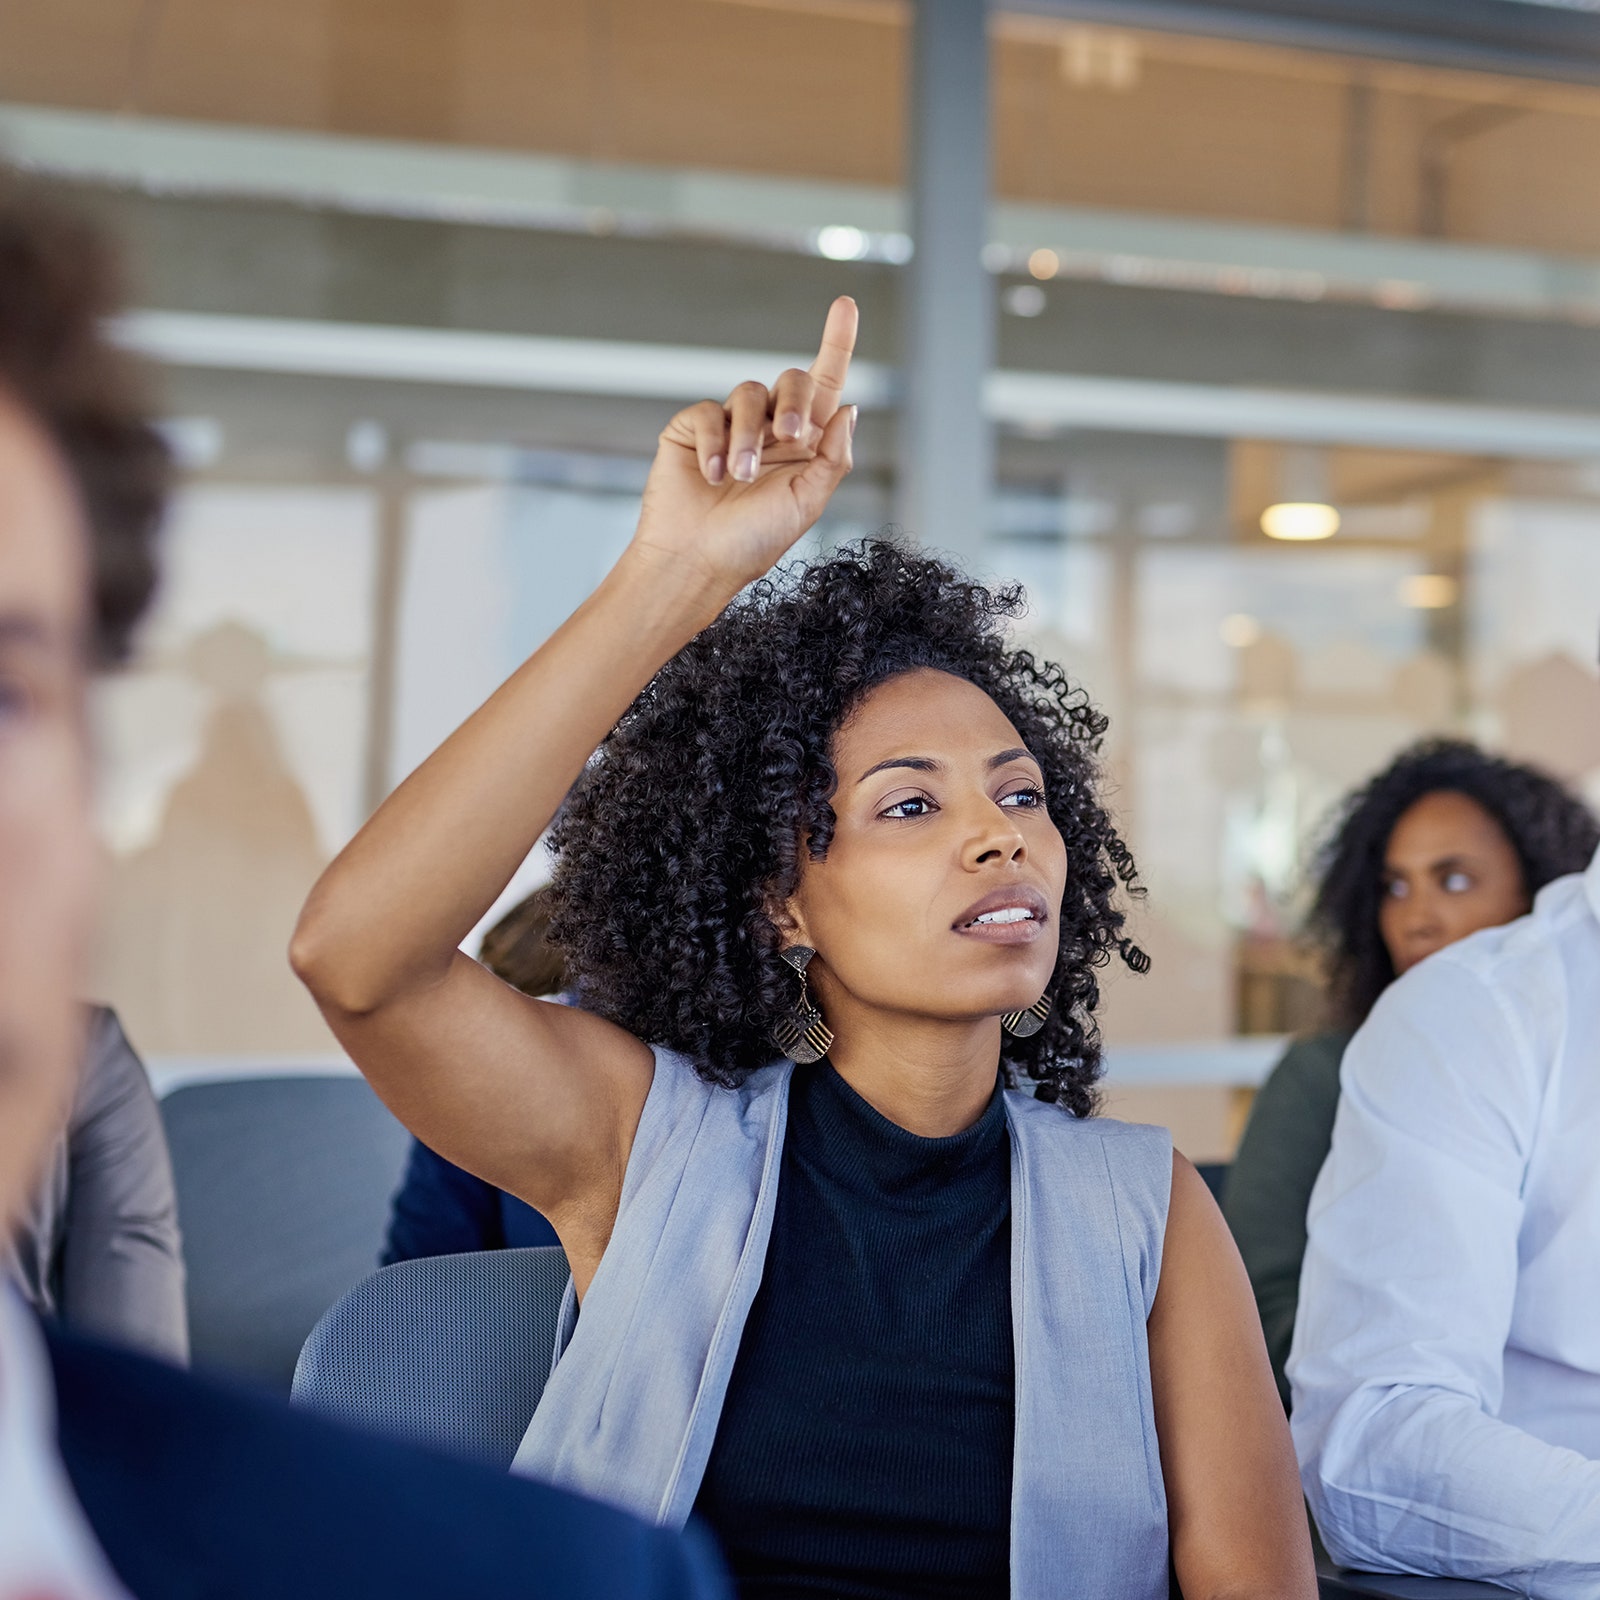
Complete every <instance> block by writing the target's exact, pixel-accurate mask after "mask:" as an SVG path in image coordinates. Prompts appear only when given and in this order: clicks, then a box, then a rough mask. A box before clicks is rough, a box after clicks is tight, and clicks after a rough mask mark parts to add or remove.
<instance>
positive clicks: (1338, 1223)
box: [1288, 856, 1600, 1600]
mask: <svg viewBox="0 0 1600 1600" xmlns="http://www.w3.org/2000/svg"><path fill="white" fill-rule="evenodd" d="M1340 1083H1341V1095H1340V1103H1339V1114H1338V1120H1337V1122H1336V1123H1335V1126H1334V1134H1333V1148H1332V1151H1331V1152H1330V1154H1329V1156H1328V1160H1327V1164H1326V1165H1325V1166H1324V1167H1323V1169H1322V1175H1321V1177H1320V1178H1319V1179H1318V1180H1317V1186H1316V1188H1315V1190H1314V1191H1313V1192H1312V1196H1311V1208H1310V1213H1309V1217H1308V1226H1309V1233H1310V1240H1309V1244H1308V1247H1307V1250H1306V1259H1305V1268H1304V1272H1303V1275H1302V1277H1301V1282H1300V1309H1299V1315H1298V1321H1297V1325H1296V1328H1295V1338H1294V1347H1293V1349H1292V1351H1291V1352H1290V1357H1289V1366H1288V1371H1289V1378H1290V1382H1291V1384H1292V1386H1293V1390H1294V1414H1293V1418H1292V1426H1293V1431H1294V1439H1295V1448H1296V1451H1297V1453H1298V1455H1299V1457H1300V1467H1301V1476H1302V1479H1303V1481H1304V1484H1305V1490H1306V1494H1307V1496H1308V1498H1309V1499H1310V1501H1311V1508H1312V1511H1313V1512H1314V1513H1315V1515H1316V1519H1317V1523H1318V1525H1319V1527H1320V1528H1321V1530H1322V1534H1323V1538H1324V1540H1325V1541H1326V1543H1327V1545H1328V1549H1329V1551H1330V1553H1331V1554H1332V1555H1334V1556H1335V1557H1336V1558H1337V1559H1339V1560H1341V1561H1343V1562H1345V1563H1347V1564H1348V1565H1351V1566H1358V1567H1366V1568H1375V1569H1377V1570H1380V1571H1391V1572H1396V1571H1398V1572H1425V1573H1436V1574H1441V1575H1448V1576H1454V1577H1462V1578H1478V1579H1484V1580H1488V1581H1491V1582H1494V1581H1498V1582H1501V1583H1505V1584H1509V1585H1511V1586H1513V1587H1516V1588H1518V1589H1519V1590H1521V1591H1522V1592H1525V1593H1528V1594H1532V1595H1538V1596H1549V1597H1551V1600H1568V1597H1571V1600H1579V1597H1582V1600H1594V1597H1595V1596H1597V1595H1600V856H1597V857H1596V858H1595V861H1594V862H1593V863H1592V864H1591V865H1590V867H1589V870H1588V871H1587V872H1586V873H1584V874H1583V875H1582V876H1578V877H1571V878H1562V879H1560V880H1558V881H1557V882H1555V883H1553V884H1551V885H1549V887H1548V888H1546V889H1545V890H1543V892H1542V893H1541V894H1540V895H1539V897H1538V900H1537V901H1536V903H1535V905H1534V909H1533V911H1532V913H1531V914H1530V915H1528V916H1526V917H1523V918H1521V919H1520V920H1519V921H1517V922H1514V923H1511V924H1509V925H1508V926H1506V927H1504V928H1493V929H1489V930H1487V931H1485V932H1483V933H1479V934H1475V935H1474V936H1473V937H1472V938H1470V939H1465V940H1463V941H1462V942H1461V943H1459V944H1456V945H1452V946H1450V947H1449V948H1448V949H1445V950H1442V951H1440V952H1439V953H1438V954H1437V955H1434V956H1431V957H1430V958H1429V959H1428V960H1426V961H1424V962H1423V963H1422V964H1421V965H1420V966H1418V967H1416V968H1414V969H1413V970H1412V971H1411V972H1409V973H1407V974H1406V975H1405V977H1404V978H1402V979H1400V980H1399V981H1398V982H1397V983H1394V984H1392V985H1391V986H1390V987H1389V989H1388V990H1387V991H1386V992H1385V994H1384V995H1383V997H1382V998H1381V999H1380V1000H1379V1001H1378V1004H1377V1006H1376V1007H1375V1008H1374V1009H1373V1012H1372V1015H1371V1017H1370V1018H1369V1019H1368V1021H1367V1023H1366V1025H1365V1026H1364V1027H1363V1028H1362V1029H1361V1031H1360V1032H1359V1033H1358V1034H1357V1035H1356V1037H1355V1039H1354V1040H1353V1041H1352V1043H1351V1045H1350V1047H1349V1049H1348V1050H1347V1051H1346V1053H1345V1057H1344V1065H1343V1069H1342V1071H1341V1074H1340Z"/></svg>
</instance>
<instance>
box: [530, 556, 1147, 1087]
mask: <svg viewBox="0 0 1600 1600" xmlns="http://www.w3.org/2000/svg"><path fill="white" fill-rule="evenodd" d="M1022 607H1023V596H1022V591H1021V589H1020V588H1019V587H1007V588H1002V589H999V590H990V589H987V588H985V587H984V586H983V585H981V584H978V583H973V582H970V581H968V580H967V579H966V578H964V577H962V576H961V575H960V574H959V573H957V572H956V571H955V570H954V569H952V568H951V567H949V566H947V565H945V564H944V563H943V562H941V561H938V560H936V559H934V558H932V557H929V556H925V555H918V554H913V553H911V552H909V551H907V550H906V549H904V548H902V547H900V546H898V545H896V544H895V543H893V542H891V541H889V540H883V539H879V540H866V541H863V542H861V543H860V544H856V545H852V546H849V547H847V548H845V549H842V550H840V551H839V552H838V553H837V554H835V555H834V556H833V557H831V558H830V559H828V560H824V561H819V562H816V563H814V564H811V565H809V566H805V565H794V566H790V567H787V568H785V569H783V570H781V571H780V572H779V573H778V574H776V575H775V576H774V577H772V578H768V579H766V580H764V581H763V582H761V583H758V584H755V585H754V586H753V587H752V588H750V589H749V590H747V591H746V592H745V593H744V594H743V595H742V596H741V597H740V598H739V599H738V600H736V601H735V602H734V603H733V604H732V605H731V606H729V608H728V609H727V610H726V611H725V612H723V614H722V615H721V616H720V617H719V618H718V619H717V620H716V621H715V622H714V623H712V625H711V626H710V627H709V628H707V629H706V630H705V631H704V632H703V633H702V634H700V635H699V636H698V637H697V638H696V639H695V640H694V641H693V642H692V643H691V644H689V645H688V646H687V647H686V648H685V649H684V650H682V651H681V652H680V653H679V654H678V655H676V656H675V657H674V658H673V659H672V660H671V661H669V662H668V663H667V664H666V666H664V667H663V668H662V669H661V671H660V672H659V673H657V674H656V677H655V679H654V680H653V681H652V682H651V683H650V684H649V686H648V687H647V688H646V689H645V690H644V692H643V693H642V694H641V695H640V696H639V698H638V699H637V700H636V701H635V702H634V704H633V706H632V707H631V708H630V710H629V711H628V712H627V714H626V715H625V716H624V717H623V719H622V721H621V722H620V723H619V724H618V726H617V728H616V729H615V730H614V731H613V732H612V734H611V735H610V736H609V737H608V738H607V739H606V741H605V743H604V744H602V745H601V747H600V749H599V752H598V753H597V755H596V756H595V758H594V760H593V761H592V762H591V763H590V765H589V766H588V768H587V769H586V770H585V772H584V774H583V776H582V777H581V778H580V779H579V781H578V783H577V784H576V785H575V786H574V788H573V790H572V792H571V794H570V795H569V796H568V798H567V801H566V803H565V805H564V807H563V808H562V812H561V815H560V816H559V818H558V819H557V821H556V825H555V827H554V829H553V830H552V836H551V842H552V849H553V850H554V852H555V858H556V866H555V877H554V882H553V883H552V885H551V893H552V900H553V915H552V919H551V929H550V936H551V938H552V939H553V940H555V941H556V942H557V943H558V944H560V945H561V946H562V948H563V949H564V950H565V952H566V956H567V963H568V969H569V972H570V973H571V974H572V976H573V978H574V980H575V982H576V987H577V991H578V993H579V994H580V995H581V997H582V1001H583V1004H584V1006H585V1007H586V1008H588V1009H590V1010H593V1011H595V1012H597V1013H599V1014H600V1015H601V1016H605V1017H609V1018H610V1019H611V1020H612V1021H614V1022H617V1023H619V1024H621V1026H623V1027H625V1028H627V1029H628V1030H629V1032H631V1033H633V1034H634V1035H636V1036H637V1037H639V1038H641V1039H646V1040H649V1041H651V1042H654V1043H660V1044H664V1045H668V1046H670V1047H671V1048H673V1049H675V1050H679V1051H682V1052H683V1053H684V1054H686V1055H687V1056H689V1057H690V1059H691V1060H692V1061H693V1062H694V1064H695V1067H696V1070H697V1071H698V1072H699V1073H700V1075H701V1076H702V1077H704V1078H706V1079H708V1080H710V1081H712V1082H715V1083H720V1084H724V1085H733V1084H736V1083H738V1082H739V1080H740V1079H741V1078H743V1077H744V1076H745V1075H746V1074H747V1073H749V1072H751V1071H752V1070H754V1069H755V1068H757V1067H759V1066H762V1065H763V1064H765V1063H766V1062H768V1061H770V1060H772V1059H773V1058H774V1057H775V1056H776V1055H777V1054H778V1053H779V1052H778V1051H777V1049H776V1047H775V1046H774V1045H773V1043H772V1030H773V1028H774V1026H775V1025H776V1024H777V1023H778V1022H779V1020H780V1019H782V1018H784V1017H785V1016H787V1015H789V1014H790V1013H792V1011H793V1008H794V1005H795V1002H796V998H797V992H796V987H795V978H794V973H793V972H792V971H791V970H790V969H789V968H788V967H787V966H785V965H784V964H783V962H782V961H781V960H780V959H779V957H778V953H777V952H778V946H779V935H778V930H777V928H776V926H775V925H774V924H773V922H772V920H771V918H770V916H769V915H768V912H769V910H770V909H771V908H774V907H776V906H779V905H781V904H782V903H783V902H784V901H785V900H787V899H788V897H789V896H790V895H791V894H792V893H793V892H794V890H795V887H796V884H797V881H798V877H799V873H800V867H801V862H802V857H801V852H802V851H803V850H804V851H809V853H810V856H811V858H812V859H814V860H821V859H822V858H823V857H824V856H825V855H826V854H827V850H828V845H829V842H830V841H831V839H832V837H833V829H834V825H835V821H836V819H835V815H834V811H833V807H832V805H831V803H830V801H831V798H832V795H833V793H834V790H835V787H836V784H837V777H836V774H835V771H834V767H833V763H832V743H833V736H834V733H835V731H836V730H837V729H838V728H839V726H840V724H841V723H842V722H843V721H844V719H845V718H846V717H847V716H848V715H849V714H850V712H851V710H852V709H853V708H854V707H855V706H856V705H858V704H859V703H860V701H861V699H862V697H863V696H864V695H865V694H866V693H867V692H868V691H869V690H871V689H873V688H874V687H875V686H877V685H878V684H881V683H883V682H885V681H886V680H888V679H890V678H893V677H896V676H898V675H899V674H901V673H904V672H909V671H913V670H916V669H918V668H925V667H927V668H934V669H936V670H938V671H941V672H948V673H951V674H953V675H954V676H957V677H960V678H964V679H966V680H967V681H968V682H970V683H973V684H975V685H976V686H977V687H978V688H980V689H982V690H983V691H984V692H985V693H986V694H988V695H989V696H990V697H991V698H992V699H993V700H994V702H995V703H996V705H998V706H999V708H1000V709H1001V710H1002V711H1003V712H1004V713H1005V714H1006V715H1007V716H1008V717H1009V718H1010V719H1011V722H1012V724H1013V725H1014V726H1015V727H1016V729H1017V731H1018V733H1020V734H1021V735H1022V738H1023V740H1024V742H1025V743H1026V744H1027V746H1028V748H1029V750H1031V751H1032V752H1033V754H1034V755H1035V757H1036V758H1037V759H1038V761H1039V763H1040V765H1041V767H1042V768H1043V770H1044V779H1045V791H1046V795H1047V804H1048V807H1049V811H1050V816H1051V819H1052V820H1053V821H1054V822H1055V824H1056V826H1057V827H1058V828H1059V829H1060V830H1061V833H1062V836H1063V838H1064V839H1065V840H1066V845H1067V857H1068V861H1069V863H1070V867H1069V874H1068V881H1067V888H1066V893H1065V896H1064V899H1063V903H1062V907H1061V917H1060V934H1061V947H1060V953H1059V955H1058V956H1057V958H1056V969H1055V974H1054V977H1053V979H1052V982H1051V988H1050V993H1051V995H1052V998H1053V1001H1054V1009H1053V1010H1052V1011H1051V1014H1050V1017H1049V1020H1048V1021H1047V1022H1046V1023H1045V1025H1044V1027H1043V1029H1042V1030H1041V1031H1040V1032H1039V1033H1037V1034H1035V1035H1033V1036H1032V1037H1031V1038H1026V1039H1018V1038H1013V1037H1011V1036H1009V1035H1007V1036H1006V1038H1005V1044H1004V1049H1003V1056H1002V1061H1003V1065H1004V1068H1005V1070H1006V1073H1007V1080H1008V1082H1016V1081H1017V1075H1018V1074H1026V1075H1027V1076H1028V1077H1030V1078H1032V1079H1034V1080H1036V1082H1037V1084H1038V1088H1037V1090H1036V1093H1037V1095H1038V1097H1039V1098H1040V1099H1042V1100H1051V1101H1057V1102H1059V1103H1061V1104H1062V1105H1064V1106H1065V1107H1066V1108H1067V1109H1068V1110H1069V1111H1071V1112H1072V1113H1073V1114H1074V1115H1075V1116H1080V1117H1083V1116H1088V1115H1090V1114H1091V1113H1092V1112H1093V1110H1094V1108H1095V1098H1096V1097H1095V1092H1094V1084H1095V1080H1096V1079H1097V1078H1098V1077H1099V1075H1100V1041H1099V1033H1098V1029H1097V1027H1096V1024H1095V1019H1094V1009H1095V1006H1096V1004H1097V1002H1098V1000H1099V980H1098V970H1097V969H1099V968H1100V967H1103V966H1104V965H1105V964H1106V963H1107V962H1108V961H1109V959H1110V957H1111V954H1112V952H1113V951H1116V952H1119V953H1120V954H1121V955H1122V957H1123V959H1124V960H1126V961H1127V962H1128V964H1129V965H1130V966H1132V967H1133V968H1134V969H1135V970H1137V971H1144V970H1145V969H1146V968H1147V967H1148V966H1149V960H1148V958H1147V957H1146V956H1145V955H1144V953H1143V952H1142V951H1141V950H1139V949H1138V948H1137V947H1136V946H1135V945H1133V944H1132V943H1131V942H1129V940H1127V939H1126V938H1125V937H1124V936H1123V934H1122V927H1123V922H1124V911H1123V909H1122V907H1121V903H1120V902H1121V900H1122V892H1123V891H1124V890H1127V891H1129V892H1131V893H1135V894H1137V893H1139V892H1140V890H1139V888H1138V882H1137V873H1136V870H1135V867H1134V863H1133V858H1132V856H1131V855H1130V854H1129V852H1128V848H1127V846H1126V845H1125V844H1124V843H1123V841H1122V839H1121V838H1120V837H1119V835H1118V833H1117V830H1116V828H1115V827H1114V826H1113V824H1112V822H1111V819H1110V817H1109V816H1108V815H1107V813H1106V810H1105V808H1104V807H1103V805H1102V804H1101V801H1100V797H1099V793H1098V789H1099V776H1100V774H1099V766H1098V761H1097V752H1098V749H1099V746H1100V741H1101V738H1102V736H1103V734H1104V733H1105V729H1106V719H1105V718H1104V717H1103V716H1102V715H1101V714H1100V713H1099V712H1098V711H1096V710H1095V709H1094V708H1093V707H1092V706H1091V705H1090V704H1089V703H1088V700H1087V698H1086V697H1085V695H1084V694H1083V692H1082V691H1081V690H1080V689H1075V688H1073V687H1072V686H1071V685H1070V684H1069V683H1068V681H1067V678H1066V675H1065V673H1063V671H1062V670H1061V668H1060V667H1058V666H1055V665H1052V664H1051V663H1048V662H1041V661H1037V660H1035V658H1034V657H1033V656H1032V655H1031V654H1030V653H1029V652H1027V651H1026V650H1013V649H1010V648H1009V647H1008V645H1007V642H1006V638H1005V634H1004V624H1005V621H1006V619H1008V618H1012V617H1015V616H1017V615H1018V614H1019V613H1020V612H1021V610H1022Z"/></svg>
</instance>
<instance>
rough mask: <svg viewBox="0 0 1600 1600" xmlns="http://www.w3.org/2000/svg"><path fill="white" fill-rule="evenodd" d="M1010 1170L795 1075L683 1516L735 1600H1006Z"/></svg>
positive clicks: (817, 1076)
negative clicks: (729, 1577) (775, 1167)
mask: <svg viewBox="0 0 1600 1600" xmlns="http://www.w3.org/2000/svg"><path fill="white" fill-rule="evenodd" d="M1010 1171H1011V1152H1010V1140H1009V1137H1008V1134H1007V1130H1006V1119H1005V1107H1004V1104H1003V1103H1002V1101H1001V1097H1000V1093H999V1091H998V1090H996V1092H995V1095H994V1098H993V1099H992V1100H991V1101H990V1102H989V1106H988V1109H987V1110H986V1111H985V1112H984V1114H983V1116H982V1117H981V1118H979V1120H978V1121H977V1122H976V1123H975V1124H974V1125H973V1126H972V1127H970V1128H968V1129H966V1130H965V1131H964V1132H962V1133H958V1134H955V1135H954V1136H952V1137H951V1138H948V1139H923V1138H919V1137H918V1136H917V1135H916V1134H913V1133H908V1132H906V1130H905V1129H904V1128H901V1127H899V1126H897V1125H896V1124H895V1123H892V1122H890V1121H889V1120H888V1119H887V1118H886V1117H883V1116H880V1115H879V1113H878V1112H876V1111H875V1110H873V1108H872V1107H871V1106H870V1105H868V1104H867V1102H866V1101H865V1100H863V1099H862V1098H861V1096H860V1095H858V1094H856V1093H855V1091H854V1090H853V1089H851V1088H850V1087H849V1085H848V1084H846V1083H845V1082H844V1080H843V1079H842V1078H841V1077H840V1076H839V1075H838V1073H836V1072H835V1071H834V1070H833V1068H832V1067H831V1066H830V1065H829V1064H828V1063H827V1062H822V1063H819V1064H818V1065H817V1066H815V1067H809V1068H806V1067H802V1068H799V1069H797V1070H796V1072H795V1074H794V1078H793V1081H792V1085H791V1087H790V1091H789V1121H788V1131H787V1134H786V1136H785V1139H784V1149H783V1166H782V1170H781V1173H780V1177H779V1184H778V1200H777V1209H776V1212H775V1213H774V1216H773V1223H772V1240H771V1243H770V1244H769V1245H768V1247H767V1261H766V1270H765V1273H764V1274H763V1277H762V1281H761V1288H760V1290H759V1292H758V1293H757V1295H756V1298H755V1303H754V1304H753V1305H752V1306H751V1308H750V1316H749V1320H748V1321H747V1322H746V1324H745V1330H744V1337H743V1339H742V1341H741V1343H740V1346H739V1355H738V1359H737V1361H736V1362H735V1364H734V1369H733V1375H732V1378H731V1379H730V1381H729V1385H728V1393H727V1398H726V1399H725V1401H724V1403H723V1408H722V1417H721V1421H720V1423H719V1424H718V1428H717V1436H716V1442H715V1445H714V1446H713V1448H712V1452H711V1459H710V1462H709V1463H708V1465H707V1468H706V1475H705V1480H704V1482H703V1484H702V1486H701V1490H700V1496H699V1500H698V1502H697V1504H696V1507H695V1509H696V1510H697V1511H698V1512H699V1514H700V1515H701V1516H703V1517H704V1518H705V1519H706V1520H707V1521H708V1522H709V1523H710V1524H711V1527H712V1528H713V1529H714V1530H715V1532H716V1534H717V1536H718V1537H719V1538H720V1540H721V1541H722V1546H723V1550H724V1552H725V1553H726V1555H727V1557H728V1562H729V1565H730V1566H731V1567H732V1569H733V1574H734V1577H735V1579H736V1580H737V1583H738V1586H739V1593H740V1595H741V1597H742V1600H794V1597H798V1596H805V1597H808V1600H817V1597H820V1596H828V1597H829V1600H922V1597H928V1600H933V1597H938V1600H954V1597H955V1596H961V1597H963V1600H987V1597H993V1596H1003V1595H1005V1594H1007V1593H1008V1591H1009V1567H1010V1520H1011V1449H1012V1437H1013V1373H1012V1349H1011V1265H1010V1255H1011V1192H1010Z"/></svg>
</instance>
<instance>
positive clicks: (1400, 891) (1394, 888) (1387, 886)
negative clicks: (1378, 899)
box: [1383, 878, 1411, 900]
mask: <svg viewBox="0 0 1600 1600" xmlns="http://www.w3.org/2000/svg"><path fill="white" fill-rule="evenodd" d="M1410 893H1411V890H1410V888H1409V887H1408V886H1407V884H1406V880H1405V879H1404V878H1389V879H1386V880H1385V882H1384V885H1383V895H1384V898H1385V899H1386V900H1404V899H1405V897H1406V896H1407V895H1408V894H1410Z"/></svg>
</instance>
